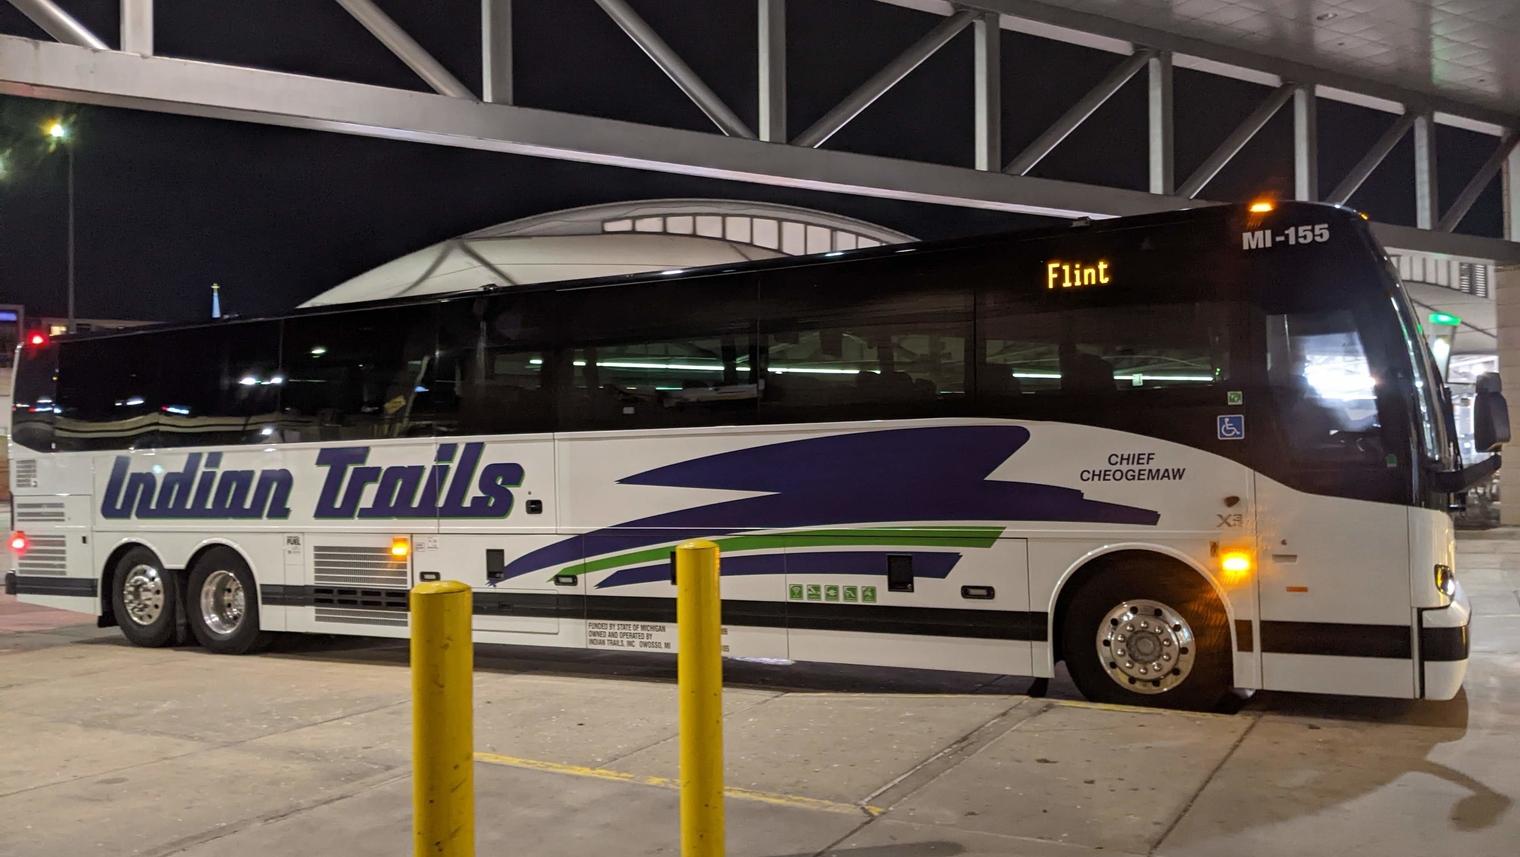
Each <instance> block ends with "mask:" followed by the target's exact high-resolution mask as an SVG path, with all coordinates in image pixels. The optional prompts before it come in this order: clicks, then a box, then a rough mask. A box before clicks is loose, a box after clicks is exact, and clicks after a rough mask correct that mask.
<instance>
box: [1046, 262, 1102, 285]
mask: <svg viewBox="0 0 1520 857" xmlns="http://www.w3.org/2000/svg"><path fill="white" fill-rule="evenodd" d="M1110 282H1113V268H1112V266H1110V265H1109V264H1108V260H1106V259H1099V260H1098V261H1096V262H1093V263H1086V262H1063V261H1060V260H1058V259H1051V260H1050V261H1048V262H1046V263H1045V288H1047V289H1077V288H1081V287H1083V286H1106V285H1108V284H1109V283H1110Z"/></svg>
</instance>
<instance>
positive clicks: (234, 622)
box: [201, 569, 247, 637]
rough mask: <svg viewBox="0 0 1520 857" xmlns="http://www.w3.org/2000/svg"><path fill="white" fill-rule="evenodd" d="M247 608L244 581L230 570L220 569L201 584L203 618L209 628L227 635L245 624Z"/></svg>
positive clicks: (214, 632) (220, 634)
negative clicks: (244, 618)
mask: <svg viewBox="0 0 1520 857" xmlns="http://www.w3.org/2000/svg"><path fill="white" fill-rule="evenodd" d="M246 609H247V601H246V596H245V594H244V589H243V583H242V581H240V580H238V579H237V575H235V574H233V573H232V572H230V571H223V570H221V569H218V570H216V571H213V572H211V573H210V574H208V575H206V582H205V583H202V584H201V620H202V621H204V622H205V623H206V628H207V630H209V631H211V633H213V634H216V635H217V636H219V637H226V636H228V635H230V634H232V633H234V632H235V631H237V629H238V627H239V626H240V625H242V624H243V616H244V611H245V610H246Z"/></svg>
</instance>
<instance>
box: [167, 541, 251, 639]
mask: <svg viewBox="0 0 1520 857" xmlns="http://www.w3.org/2000/svg"><path fill="white" fill-rule="evenodd" d="M185 618H186V620H187V621H188V623H189V625H190V630H191V632H192V633H194V634H195V639H197V640H199V641H200V644H201V645H202V646H205V647H206V648H207V649H209V650H210V651H213V652H216V653H218V654H223V655H246V654H249V653H251V652H256V651H258V650H259V649H261V648H263V647H264V646H265V645H266V644H268V642H269V641H270V639H271V635H269V634H267V633H265V632H264V631H261V630H260V629H259V589H258V584H257V583H256V582H255V581H254V579H253V572H252V571H251V570H249V568H248V563H246V562H244V561H243V558H242V557H241V556H239V555H238V552H237V551H235V550H233V549H232V548H226V547H215V548H212V549H210V550H208V551H206V552H205V553H203V554H201V556H200V558H199V559H197V560H196V561H195V565H194V566H192V567H191V569H190V582H189V585H188V586H187V587H186V588H185Z"/></svg>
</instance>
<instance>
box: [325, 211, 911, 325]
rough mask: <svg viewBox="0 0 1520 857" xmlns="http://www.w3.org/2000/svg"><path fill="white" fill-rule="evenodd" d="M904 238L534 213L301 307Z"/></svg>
mask: <svg viewBox="0 0 1520 857" xmlns="http://www.w3.org/2000/svg"><path fill="white" fill-rule="evenodd" d="M912 240H914V239H913V237H912V236H910V235H905V234H903V233H901V232H896V231H894V230H891V229H886V228H883V227H880V226H876V225H874V224H870V223H866V222H865V221H861V220H855V219H853V218H848V217H840V216H839V215H835V214H829V213H827V212H822V211H814V210H812V209H807V208H797V207H793V206H787V205H773V204H770V203H762V202H744V201H736V200H722V199H662V200H649V201H644V202H623V203H612V204H607V205H594V206H587V207H585V208H573V209H566V210H564V211H556V212H551V213H549V214H541V215H537V216H534V217H529V218H524V219H522V220H514V221H512V222H510V223H503V224H500V225H498V226H492V227H489V228H486V229H480V230H477V231H475V232H471V233H470V234H468V235H462V236H460V237H458V238H451V239H449V240H448V241H443V242H440V243H438V244H434V245H432V246H431V247H425V248H423V249H421V250H418V251H416V252H413V253H408V254H407V255H405V256H402V257H400V258H399V259H393V260H392V261H390V262H387V263H385V264H384V265H381V266H379V267H378V268H373V269H371V270H369V271H366V272H365V273H363V274H360V275H359V276H357V277H354V278H353V279H351V280H349V281H347V282H345V283H341V284H339V285H337V286H335V287H333V288H331V289H328V290H327V291H325V292H323V293H322V294H320V295H317V296H316V297H314V298H312V299H311V300H309V301H307V302H306V303H304V304H302V306H323V305H326V304H338V303H351V302H356V301H369V300H380V299H384V298H394V297H401V296H403V295H425V294H443V293H448V292H460V291H467V290H470V289H477V288H481V287H484V286H503V285H524V284H528V283H549V282H556V281H559V280H576V279H583V278H589V277H602V276H608V275H615V274H634V273H643V272H647V271H664V270H671V269H676V268H696V267H702V266H706V265H723V264H731V263H734V262H744V261H748V260H753V259H769V258H774V257H777V256H798V255H803V254H807V253H826V252H830V251H833V250H853V249H856V248H859V247H875V246H878V245H881V244H897V243H901V242H904V241H912Z"/></svg>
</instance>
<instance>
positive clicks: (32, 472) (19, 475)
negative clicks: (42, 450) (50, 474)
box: [11, 458, 37, 488]
mask: <svg viewBox="0 0 1520 857" xmlns="http://www.w3.org/2000/svg"><path fill="white" fill-rule="evenodd" d="M11 472H12V473H15V474H16V487H17V488H36V487H37V459H35V458H18V459H16V460H15V461H14V462H12V467H11Z"/></svg>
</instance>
